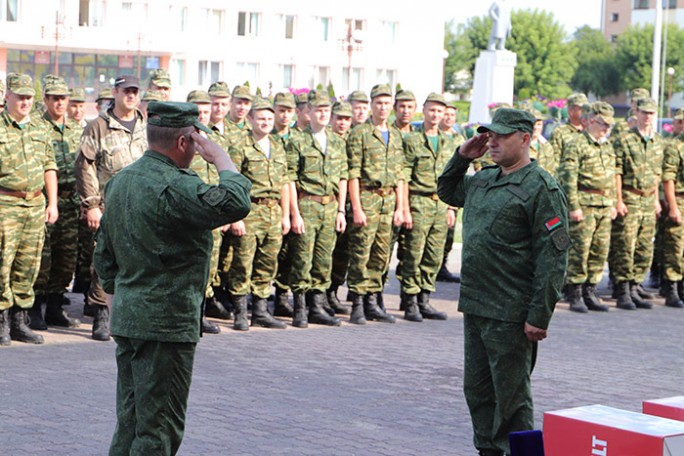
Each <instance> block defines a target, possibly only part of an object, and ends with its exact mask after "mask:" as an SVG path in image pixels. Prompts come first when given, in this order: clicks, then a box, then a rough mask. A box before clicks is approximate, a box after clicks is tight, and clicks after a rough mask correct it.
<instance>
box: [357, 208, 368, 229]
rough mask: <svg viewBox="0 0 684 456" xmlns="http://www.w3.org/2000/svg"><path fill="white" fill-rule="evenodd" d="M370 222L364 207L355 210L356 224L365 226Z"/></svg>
mask: <svg viewBox="0 0 684 456" xmlns="http://www.w3.org/2000/svg"><path fill="white" fill-rule="evenodd" d="M367 224H368V221H367V220H366V214H365V213H364V212H363V209H359V210H358V211H354V225H356V226H358V227H364V226H366V225H367Z"/></svg>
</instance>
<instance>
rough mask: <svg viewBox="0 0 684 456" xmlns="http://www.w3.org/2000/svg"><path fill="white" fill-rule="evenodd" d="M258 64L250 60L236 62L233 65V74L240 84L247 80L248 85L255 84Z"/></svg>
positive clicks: (253, 85)
mask: <svg viewBox="0 0 684 456" xmlns="http://www.w3.org/2000/svg"><path fill="white" fill-rule="evenodd" d="M258 71H259V65H258V64H256V63H250V62H238V63H237V65H236V66H235V76H236V78H237V80H238V82H239V83H240V84H244V83H245V82H249V85H250V87H256V86H257V79H258Z"/></svg>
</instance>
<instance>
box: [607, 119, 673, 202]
mask: <svg viewBox="0 0 684 456" xmlns="http://www.w3.org/2000/svg"><path fill="white" fill-rule="evenodd" d="M613 147H614V148H615V156H616V167H617V171H616V172H617V174H620V175H622V200H623V202H624V203H625V204H632V205H640V204H643V205H647V206H651V205H653V204H654V203H655V202H654V199H655V196H656V195H655V194H654V193H651V192H653V191H654V190H655V189H656V188H657V187H658V184H659V183H660V176H661V175H662V172H663V139H662V138H661V137H660V135H658V134H657V133H654V134H653V136H651V137H649V138H648V140H647V139H646V138H644V137H643V136H642V135H641V133H640V132H639V130H638V129H637V128H636V127H634V128H632V129H630V130H629V131H628V132H627V133H625V134H623V135H622V136H620V137H619V138H617V140H616V141H615V143H614V144H613ZM630 189H634V190H636V192H635V191H634V190H633V191H630ZM637 192H643V193H645V194H643V195H639V194H638V193H637Z"/></svg>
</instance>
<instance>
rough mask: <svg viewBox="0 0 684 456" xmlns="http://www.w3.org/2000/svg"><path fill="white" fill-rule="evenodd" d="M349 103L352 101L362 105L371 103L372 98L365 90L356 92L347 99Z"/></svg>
mask: <svg viewBox="0 0 684 456" xmlns="http://www.w3.org/2000/svg"><path fill="white" fill-rule="evenodd" d="M347 101H349V102H350V103H351V102H352V101H360V102H362V103H370V98H368V95H367V94H366V92H364V91H363V90H354V91H353V92H352V93H350V94H349V96H348V97H347Z"/></svg>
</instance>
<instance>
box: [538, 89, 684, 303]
mask: <svg viewBox="0 0 684 456" xmlns="http://www.w3.org/2000/svg"><path fill="white" fill-rule="evenodd" d="M630 95H631V101H630V102H631V109H630V114H629V116H628V119H627V120H622V121H620V122H618V123H615V121H614V110H613V107H612V106H610V105H609V104H607V103H605V102H600V101H598V102H594V103H589V102H588V100H587V97H586V96H585V95H584V94H573V95H572V96H570V97H569V99H568V117H569V120H568V122H567V123H566V124H564V125H562V126H559V127H557V128H556V129H555V130H554V131H553V133H552V136H551V138H550V141H549V144H550V146H551V147H550V149H549V150H550V151H551V152H552V153H551V155H550V159H548V160H546V161H545V162H544V163H543V164H542V161H541V159H540V165H542V166H545V167H546V168H547V170H548V171H549V172H551V173H552V174H553V175H554V176H556V178H557V179H558V181H559V182H560V183H561V184H562V186H563V188H564V190H565V191H566V193H567V197H568V206H569V211H570V213H569V221H570V230H569V236H570V240H571V247H570V250H569V252H568V271H567V278H566V293H565V295H566V300H567V301H568V303H569V304H570V310H572V311H576V312H582V313H586V312H588V311H589V310H593V311H607V310H608V306H606V305H605V304H604V303H603V302H602V301H601V300H600V299H599V298H598V297H597V296H596V285H597V284H598V283H599V282H600V280H601V278H602V276H603V268H604V264H605V262H606V260H607V261H608V265H609V269H610V279H611V282H612V283H613V297H614V298H616V299H617V303H616V305H617V307H618V308H620V309H626V310H634V309H637V308H641V309H650V308H651V307H652V306H653V303H652V300H653V299H654V298H655V296H654V295H653V294H651V293H650V292H648V291H647V290H645V289H644V287H643V285H642V283H643V282H644V281H645V279H646V274H647V273H648V271H649V270H650V269H651V264H652V260H653V256H654V236H655V235H656V223H658V224H659V226H660V229H659V236H658V237H659V242H656V245H657V246H658V250H659V252H658V255H657V257H658V260H659V261H658V262H659V263H660V264H661V271H662V282H661V284H662V286H661V295H663V296H664V297H665V304H666V305H667V306H669V307H674V308H683V307H684V301H683V300H684V285H683V283H682V273H683V272H684V267H683V266H684V265H683V256H684V225H682V217H681V212H682V210H683V209H684V136H682V134H681V133H682V127H684V112H678V113H677V115H676V116H675V117H676V118H677V120H675V131H674V136H673V137H672V138H671V139H668V140H665V139H663V138H662V137H661V136H660V135H659V134H658V133H657V132H656V131H655V130H654V128H653V126H654V120H655V117H656V113H657V104H656V102H655V101H654V100H653V99H651V98H650V96H649V94H648V92H647V91H646V90H645V89H642V88H637V89H634V90H632V91H631V93H630ZM659 195H663V198H662V202H661V198H660V197H659ZM661 213H662V216H661ZM658 218H659V219H658ZM657 220H658V222H656V221H657Z"/></svg>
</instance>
